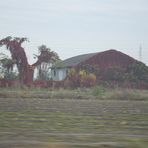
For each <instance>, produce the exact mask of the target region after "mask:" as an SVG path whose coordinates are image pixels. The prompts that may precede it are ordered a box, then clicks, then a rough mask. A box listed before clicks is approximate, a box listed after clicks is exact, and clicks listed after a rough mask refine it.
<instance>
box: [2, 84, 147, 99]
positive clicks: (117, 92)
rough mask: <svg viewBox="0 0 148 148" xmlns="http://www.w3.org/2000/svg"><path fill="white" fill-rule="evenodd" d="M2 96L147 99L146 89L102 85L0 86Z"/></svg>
mask: <svg viewBox="0 0 148 148" xmlns="http://www.w3.org/2000/svg"><path fill="white" fill-rule="evenodd" d="M0 97H4V98H9V97H11V98H48V99H50V98H59V99H71V98H72V99H100V100H104V99H106V100H143V101H144V100H148V90H138V89H122V88H115V89H108V88H104V87H102V86H95V87H92V88H77V89H63V88H60V89H52V88H34V87H33V88H27V87H24V88H23V89H22V88H8V89H5V88H0Z"/></svg>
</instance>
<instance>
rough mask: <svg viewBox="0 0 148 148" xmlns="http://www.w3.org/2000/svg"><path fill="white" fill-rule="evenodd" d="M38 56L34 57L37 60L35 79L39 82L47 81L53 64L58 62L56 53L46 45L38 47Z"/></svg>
mask: <svg viewBox="0 0 148 148" xmlns="http://www.w3.org/2000/svg"><path fill="white" fill-rule="evenodd" d="M38 51H39V55H35V58H37V59H38V60H37V63H35V64H34V65H37V71H38V74H37V79H39V80H49V79H50V70H51V67H52V65H53V64H54V63H56V62H57V61H59V60H60V59H59V56H58V54H57V53H56V52H54V51H52V50H51V49H50V48H48V47H46V45H41V46H39V47H38Z"/></svg>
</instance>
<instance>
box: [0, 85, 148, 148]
mask: <svg viewBox="0 0 148 148" xmlns="http://www.w3.org/2000/svg"><path fill="white" fill-rule="evenodd" d="M147 105H148V91H147V90H133V89H120V88H116V89H108V88H102V87H100V86H97V87H94V88H78V89H75V90H70V89H41V88H24V89H18V90H16V88H8V89H4V88H0V147H6V148H7V147H8V148H9V147H12V148H13V147H15V148H16V147H19V148H28V147H29V148H34V147H37V148H147V145H148V140H147V139H148V133H147V131H148V116H147V115H148V110H147ZM9 143H10V144H11V145H10V144H9Z"/></svg>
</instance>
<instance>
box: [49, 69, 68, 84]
mask: <svg viewBox="0 0 148 148" xmlns="http://www.w3.org/2000/svg"><path fill="white" fill-rule="evenodd" d="M66 75H67V68H58V69H52V70H51V78H52V80H55V81H61V80H64V79H65V77H66Z"/></svg>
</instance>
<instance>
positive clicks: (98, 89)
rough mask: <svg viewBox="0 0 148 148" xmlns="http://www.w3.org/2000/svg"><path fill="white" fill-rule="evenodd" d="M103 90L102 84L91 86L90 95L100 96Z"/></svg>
mask: <svg viewBox="0 0 148 148" xmlns="http://www.w3.org/2000/svg"><path fill="white" fill-rule="evenodd" d="M104 92H105V89H104V88H103V87H102V86H98V85H97V86H95V87H93V88H92V95H94V96H102V95H103V94H104Z"/></svg>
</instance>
